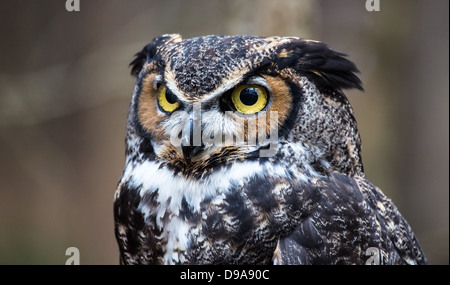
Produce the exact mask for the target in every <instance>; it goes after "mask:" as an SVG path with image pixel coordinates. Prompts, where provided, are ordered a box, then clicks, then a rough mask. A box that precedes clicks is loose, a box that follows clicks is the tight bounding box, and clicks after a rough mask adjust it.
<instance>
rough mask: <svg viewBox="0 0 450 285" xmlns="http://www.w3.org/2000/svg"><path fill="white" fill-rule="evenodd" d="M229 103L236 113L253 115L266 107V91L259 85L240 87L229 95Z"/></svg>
mask: <svg viewBox="0 0 450 285" xmlns="http://www.w3.org/2000/svg"><path fill="white" fill-rule="evenodd" d="M231 101H233V105H234V107H235V108H236V110H237V111H239V112H241V113H243V114H255V113H257V112H259V111H261V110H262V109H264V107H266V105H267V92H266V89H265V88H264V87H262V86H259V85H241V86H238V87H236V89H234V90H233V93H232V94H231Z"/></svg>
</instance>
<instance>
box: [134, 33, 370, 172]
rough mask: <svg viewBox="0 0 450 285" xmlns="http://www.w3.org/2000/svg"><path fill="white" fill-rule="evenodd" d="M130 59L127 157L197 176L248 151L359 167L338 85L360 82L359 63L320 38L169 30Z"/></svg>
mask: <svg viewBox="0 0 450 285" xmlns="http://www.w3.org/2000/svg"><path fill="white" fill-rule="evenodd" d="M131 67H132V71H131V73H132V74H133V75H134V76H135V77H136V78H137V82H136V85H135V89H134V93H133V97H132V102H131V107H130V113H129V118H128V130H127V161H141V160H156V161H158V162H160V163H161V165H163V166H164V167H167V168H170V169H172V170H173V171H174V172H175V173H176V174H179V175H183V176H186V177H189V178H194V179H201V178H202V177H205V176H207V175H208V174H209V173H211V172H212V171H214V170H216V169H218V168H220V167H227V166H229V165H232V164H233V163H235V162H237V161H244V160H271V161H284V162H286V161H290V160H293V159H295V160H296V163H299V161H301V162H302V163H304V165H305V167H309V168H313V169H314V171H316V172H319V173H321V172H324V171H339V172H341V173H346V174H350V175H354V174H358V173H362V162H361V157H360V145H361V143H360V138H359V134H358V130H357V127H356V121H355V119H354V117H353V112H352V109H351V106H350V104H349V102H348V100H347V99H346V97H345V95H344V94H343V92H342V90H343V89H346V88H357V89H362V87H361V81H360V80H359V79H358V77H357V76H356V75H355V73H356V72H357V71H358V70H357V69H356V67H355V65H354V64H353V63H352V62H350V61H349V60H347V59H346V58H345V55H344V54H342V53H339V52H336V51H334V50H332V49H330V48H328V47H327V46H326V45H325V44H323V43H320V42H317V41H309V40H303V39H299V38H293V37H253V36H204V37H197V38H191V39H184V40H183V39H182V38H181V36H180V35H176V34H171V35H163V36H160V37H157V38H155V39H154V40H153V41H152V42H150V43H149V44H148V45H147V46H145V47H144V48H143V49H142V51H140V52H138V53H137V54H136V57H135V59H134V60H133V61H132V63H131ZM294 154H295V155H294Z"/></svg>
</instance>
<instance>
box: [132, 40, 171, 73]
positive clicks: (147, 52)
mask: <svg viewBox="0 0 450 285" xmlns="http://www.w3.org/2000/svg"><path fill="white" fill-rule="evenodd" d="M173 37H174V35H164V36H159V37H156V38H154V39H153V40H152V41H151V42H150V43H149V44H147V45H146V46H145V47H144V48H143V49H142V50H141V51H140V52H138V53H136V54H135V55H134V56H135V58H134V60H133V61H132V62H131V63H130V66H131V75H133V76H136V77H137V76H138V75H139V73H140V72H141V70H142V67H143V66H144V64H145V63H146V62H150V61H152V60H155V58H156V54H157V51H158V47H159V46H161V45H163V44H165V43H166V42H167V41H168V40H170V39H172V38H173Z"/></svg>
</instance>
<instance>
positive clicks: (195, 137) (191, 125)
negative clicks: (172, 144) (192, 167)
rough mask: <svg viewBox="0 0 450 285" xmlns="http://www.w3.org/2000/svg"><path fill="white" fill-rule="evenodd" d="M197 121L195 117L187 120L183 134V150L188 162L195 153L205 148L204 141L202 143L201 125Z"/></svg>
mask: <svg viewBox="0 0 450 285" xmlns="http://www.w3.org/2000/svg"><path fill="white" fill-rule="evenodd" d="M196 123H198V122H197V121H196V120H195V118H190V119H189V120H187V121H186V123H185V124H184V127H183V131H182V135H181V150H182V152H183V157H184V160H185V161H186V163H187V164H189V163H190V162H191V159H192V158H193V157H194V156H195V155H197V154H199V153H200V152H202V150H203V148H204V145H203V143H201V130H200V128H201V127H200V126H198V124H196ZM196 128H198V129H196Z"/></svg>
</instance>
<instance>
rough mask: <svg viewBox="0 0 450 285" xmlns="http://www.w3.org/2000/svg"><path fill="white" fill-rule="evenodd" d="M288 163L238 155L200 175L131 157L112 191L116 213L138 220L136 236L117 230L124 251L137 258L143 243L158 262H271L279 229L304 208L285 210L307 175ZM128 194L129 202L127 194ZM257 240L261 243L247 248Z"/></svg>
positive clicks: (152, 261) (147, 261)
mask: <svg viewBox="0 0 450 285" xmlns="http://www.w3.org/2000/svg"><path fill="white" fill-rule="evenodd" d="M293 169H294V168H292V169H289V168H286V166H284V165H277V164H273V163H272V162H270V161H266V162H264V163H261V162H259V161H245V162H236V163H233V164H230V165H227V166H224V167H222V168H221V169H218V170H217V171H215V172H213V173H212V174H211V175H209V176H207V177H205V178H204V179H202V180H197V179H193V178H188V177H186V176H184V175H183V174H181V173H178V174H175V173H174V172H173V171H172V170H171V169H168V168H167V166H162V164H161V163H158V162H156V161H151V160H145V161H142V162H139V163H136V162H133V161H129V162H128V164H127V166H126V168H125V171H124V173H123V177H122V180H121V182H120V184H119V190H118V192H117V193H116V197H115V204H116V207H117V209H116V213H120V214H117V215H118V216H120V215H122V216H123V220H124V222H123V223H124V224H128V225H129V224H130V220H131V219H134V220H136V219H141V222H135V224H136V225H137V226H136V227H139V229H137V232H140V237H139V238H137V239H136V241H130V240H129V239H130V237H129V235H127V234H126V232H123V233H122V241H123V242H124V243H125V244H127V247H128V252H127V254H128V255H129V254H130V252H131V254H132V253H133V252H136V254H137V255H139V254H140V255H141V257H140V258H141V259H142V252H140V251H143V252H150V255H154V256H149V258H148V260H146V261H144V263H161V264H179V263H212V262H213V263H230V261H231V260H232V261H233V262H239V263H254V262H255V260H258V262H259V263H267V262H269V261H270V260H271V258H272V256H271V252H273V250H274V249H275V246H276V242H277V238H278V236H279V235H280V231H282V230H283V228H286V227H289V225H288V224H289V223H292V220H291V219H292V217H293V216H295V215H297V216H299V215H300V212H301V210H300V209H289V211H290V213H286V209H287V208H289V207H286V209H285V206H286V205H284V204H283V202H284V201H286V200H288V198H287V196H288V195H290V192H292V191H291V188H292V183H301V182H302V181H299V180H298V179H302V180H304V181H303V182H306V181H307V180H308V181H309V180H310V178H311V177H309V175H308V172H305V173H304V174H302V175H301V176H299V178H295V179H294V178H293V177H294V176H297V175H296V174H295V173H294V172H293V171H292V170H293ZM311 176H312V175H311ZM130 200H132V201H133V202H130V203H132V204H133V206H132V207H130V206H129V204H130V203H128V204H127V203H125V202H124V201H130ZM125 204H127V205H125ZM121 205H123V206H121ZM126 211H129V212H128V213H125V212H126ZM125 216H127V217H125ZM131 216H132V218H131ZM117 220H118V221H119V223H118V224H119V225H118V226H117V227H119V228H120V220H121V219H120V217H119V218H117ZM133 228H134V227H133ZM275 229H276V230H275ZM134 230H136V228H134ZM124 231H125V230H124ZM118 232H120V230H118ZM131 238H133V237H131ZM119 240H120V237H119ZM130 246H135V247H136V249H132V250H130ZM254 246H255V247H256V246H257V247H258V250H254V251H252V248H253V247H254ZM261 246H262V247H265V246H266V247H267V248H268V250H266V251H264V250H263V251H261ZM128 260H129V261H130V260H133V258H132V257H130V256H128ZM136 262H138V263H143V261H142V260H139V261H138V260H136Z"/></svg>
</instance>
